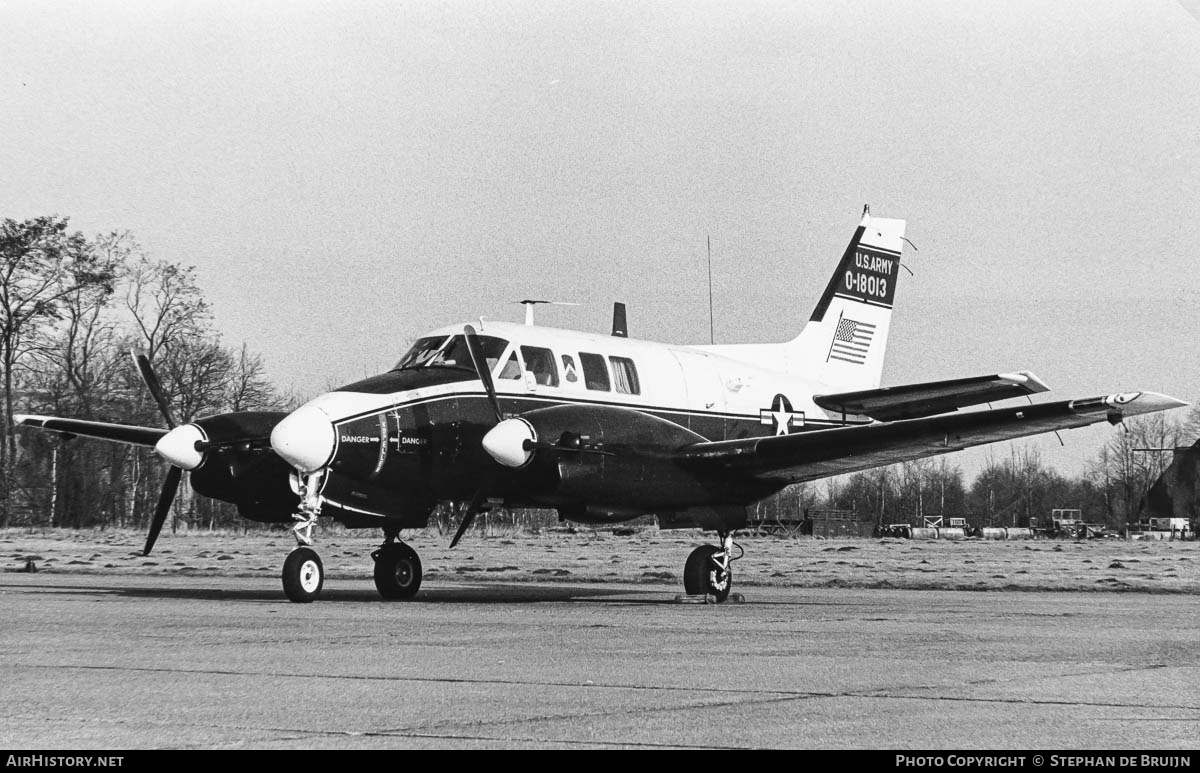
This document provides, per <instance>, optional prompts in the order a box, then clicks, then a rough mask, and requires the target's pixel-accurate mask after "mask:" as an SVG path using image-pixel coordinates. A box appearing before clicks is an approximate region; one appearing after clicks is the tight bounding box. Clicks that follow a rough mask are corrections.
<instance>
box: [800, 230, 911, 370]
mask: <svg viewBox="0 0 1200 773" xmlns="http://www.w3.org/2000/svg"><path fill="white" fill-rule="evenodd" d="M903 244H904V221H903V220H888V219H885V218H878V217H871V215H870V212H869V210H867V209H865V208H864V210H863V219H862V222H861V223H859V225H858V229H857V230H855V232H854V237H853V238H852V239H851V240H850V244H849V245H848V246H847V247H846V251H845V253H843V255H842V260H841V262H840V263H839V264H838V267H837V271H835V272H834V274H833V278H831V279H830V280H829V284H828V285H827V286H826V287H825V292H824V293H822V295H821V300H820V301H819V302H818V303H817V306H816V308H815V309H813V313H812V316H811V317H810V318H809V321H808V324H807V325H805V326H804V329H803V330H801V331H800V335H798V336H796V337H795V338H794V339H792V341H790V342H789V343H787V344H785V347H786V348H787V349H788V358H787V359H788V360H789V364H790V365H791V367H792V368H793V369H797V370H800V371H802V372H804V373H805V374H806V375H808V376H810V377H812V378H814V379H815V380H817V381H820V382H821V383H822V384H824V385H825V386H827V387H830V388H837V389H871V388H874V387H877V386H879V382H880V378H881V376H882V374H883V355H884V351H885V350H886V348H887V338H888V328H889V325H890V323H891V317H892V304H893V301H894V299H895V297H896V281H897V279H898V277H899V273H900V252H901V247H902V246H903Z"/></svg>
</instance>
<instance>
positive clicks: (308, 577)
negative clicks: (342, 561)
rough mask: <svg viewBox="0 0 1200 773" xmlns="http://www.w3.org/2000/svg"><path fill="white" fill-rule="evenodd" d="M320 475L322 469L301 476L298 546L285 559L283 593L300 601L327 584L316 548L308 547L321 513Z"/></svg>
mask: <svg viewBox="0 0 1200 773" xmlns="http://www.w3.org/2000/svg"><path fill="white" fill-rule="evenodd" d="M321 477H322V473H321V472H320V471H317V472H313V473H308V474H307V475H302V476H299V481H298V482H299V491H298V493H299V494H300V509H299V511H298V512H297V513H296V514H295V515H294V516H292V517H293V518H294V519H295V520H296V525H295V526H294V527H292V533H293V534H294V535H295V537H296V544H297V548H296V549H295V550H293V551H292V552H291V553H288V557H287V559H286V560H285V561H284V562H283V576H282V580H283V593H284V595H286V596H287V597H288V599H289V600H291V601H294V602H296V603H298V604H308V603H311V602H313V601H315V600H316V599H317V597H318V596H320V595H321V589H322V588H323V587H325V567H324V565H323V564H322V563H321V557H320V556H318V555H317V551H315V550H313V549H312V548H311V547H309V546H310V545H312V528H313V526H314V525H315V524H316V522H317V518H318V517H320V515H321V495H320V489H321Z"/></svg>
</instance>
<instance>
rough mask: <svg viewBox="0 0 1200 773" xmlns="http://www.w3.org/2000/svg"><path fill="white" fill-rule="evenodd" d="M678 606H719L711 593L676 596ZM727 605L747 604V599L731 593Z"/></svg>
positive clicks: (726, 601)
mask: <svg viewBox="0 0 1200 773" xmlns="http://www.w3.org/2000/svg"><path fill="white" fill-rule="evenodd" d="M675 603H676V604H717V603H720V602H718V601H717V597H716V596H714V595H712V594H711V593H695V594H690V595H689V594H687V593H680V594H678V595H677V596H675ZM725 603H726V604H745V603H746V597H745V596H743V595H742V594H740V593H730V594H729V598H727V599H725Z"/></svg>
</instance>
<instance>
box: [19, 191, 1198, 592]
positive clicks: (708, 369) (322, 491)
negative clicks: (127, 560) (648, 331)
mask: <svg viewBox="0 0 1200 773" xmlns="http://www.w3.org/2000/svg"><path fill="white" fill-rule="evenodd" d="M904 225H905V224H904V221H902V220H891V219H884V218H876V217H872V216H871V215H870V213H869V211H864V215H863V218H862V221H861V222H860V224H859V225H858V227H857V229H856V230H855V233H854V236H853V238H851V240H850V244H849V246H847V248H846V250H845V252H844V253H843V255H842V257H841V260H840V261H839V262H838V264H837V269H836V271H835V272H834V274H833V277H832V278H831V279H830V280H829V282H828V284H827V285H826V287H825V291H824V293H823V294H822V295H821V297H820V300H819V301H818V303H817V305H816V308H815V309H814V310H813V312H812V315H811V317H810V318H809V320H808V323H807V324H806V325H805V326H804V327H803V329H801V330H800V331H799V333H798V335H796V336H795V337H794V338H792V339H791V340H789V341H786V342H784V343H776V344H753V345H734V346H727V345H719V346H677V345H672V344H664V343H654V342H650V341H642V340H637V339H634V338H629V337H628V335H627V331H626V325H625V314H624V307H623V306H620V307H619V308H618V313H617V314H616V315H615V318H614V329H613V334H612V335H601V334H592V333H585V332H578V331H571V330H561V329H554V328H549V327H542V326H539V325H535V324H532V319H527V324H524V325H520V324H511V323H504V322H491V321H488V322H486V323H485V322H482V321H480V323H479V326H478V329H476V327H475V326H473V325H456V326H451V327H445V328H441V329H438V330H434V331H432V332H430V333H428V334H426V335H424V336H422V337H421V338H420V339H418V340H417V342H416V343H415V344H414V345H413V346H412V348H411V349H410V350H409V351H408V352H407V353H406V354H404V356H403V357H401V358H400V360H399V362H397V363H396V366H395V367H394V368H392V369H391V370H389V371H388V372H386V373H383V374H381V375H378V376H374V377H371V378H367V379H365V380H362V381H356V382H354V383H352V384H348V385H346V386H344V387H341V388H339V389H336V390H334V391H332V392H328V393H326V394H322V395H320V396H318V397H316V398H315V399H313V400H311V401H309V402H308V403H306V404H305V405H303V406H301V407H299V408H297V409H296V410H295V411H293V412H291V413H289V414H284V413H252V412H242V413H229V414H222V415H218V416H210V417H207V418H201V419H199V420H197V421H194V422H191V423H188V424H183V425H176V423H175V421H174V419H173V418H172V416H171V412H170V408H169V405H168V404H167V401H166V400H165V399H164V398H163V394H162V390H161V388H160V386H159V384H158V380H157V378H156V377H155V376H154V372H153V370H152V369H151V368H150V364H149V362H148V361H147V360H146V359H145V357H140V358H138V366H139V368H140V369H141V370H142V374H143V377H144V379H145V381H146V382H147V385H148V386H149V388H150V390H151V392H152V393H153V394H154V396H155V399H156V401H157V402H158V404H159V406H160V408H161V410H162V413H163V416H164V419H165V421H166V423H167V426H168V429H167V430H164V429H158V428H151V427H130V426H123V425H114V424H105V423H100V422H92V421H81V420H75V419H68V418H55V417H42V416H20V417H16V419H17V421H18V423H20V424H23V425H25V426H30V427H39V428H42V429H46V430H53V431H57V432H60V433H64V434H67V435H83V436H90V437H96V438H103V439H106V440H112V441H119V442H125V443H133V444H138V445H153V446H154V447H155V449H156V450H157V452H158V454H159V455H160V456H162V457H163V458H164V459H165V460H166V461H167V462H169V463H170V464H171V469H170V473H169V474H168V476H167V480H166V483H165V484H164V487H163V492H162V495H161V497H160V500H159V505H158V508H157V510H156V512H155V516H154V518H153V521H152V525H151V530H150V535H149V538H148V539H147V542H146V549H145V552H146V553H149V551H150V549H151V548H152V547H153V545H154V541H155V539H156V537H157V535H158V532H159V529H160V528H161V526H162V524H163V521H164V519H165V518H166V515H167V512H168V510H169V509H170V506H171V501H172V499H173V498H174V495H175V492H176V488H177V487H178V484H179V481H180V478H181V475H182V472H183V471H185V470H186V471H188V472H189V474H190V480H191V485H192V487H193V488H194V489H195V490H196V491H197V492H198V493H200V494H203V495H205V496H210V497H215V498H217V499H221V500H225V501H228V502H232V503H234V504H236V505H237V507H238V509H239V512H240V513H241V514H242V515H243V516H244V517H246V518H249V519H252V520H256V521H265V522H279V523H287V522H292V521H295V527H294V531H295V535H296V540H297V542H298V546H297V548H296V549H295V550H293V551H292V552H291V553H290V554H289V555H288V557H287V560H286V561H285V562H284V566H283V575H282V579H283V587H284V591H285V593H286V595H287V597H288V598H289V599H291V600H293V601H298V602H307V601H312V600H314V599H316V598H317V597H318V595H319V594H320V592H321V588H322V586H323V583H324V568H323V566H322V563H321V559H320V557H319V556H318V555H317V553H316V552H315V551H314V550H313V549H312V548H311V544H312V527H313V524H315V523H316V522H317V519H318V518H319V517H321V516H326V517H331V518H334V519H336V520H338V521H341V522H342V523H344V524H345V525H346V526H347V527H350V528H377V529H381V530H382V532H383V543H382V545H381V546H380V547H379V549H378V550H376V551H374V552H373V553H372V556H373V558H374V560H375V572H374V574H375V584H376V587H377V588H378V590H379V592H380V594H381V595H383V596H384V597H385V598H389V599H393V598H397V599H398V598H409V597H411V596H413V595H414V594H415V593H416V592H417V590H418V588H420V585H421V561H420V558H419V557H418V555H417V553H416V551H414V550H413V548H412V547H411V546H410V545H408V544H407V543H405V542H403V541H401V540H400V539H399V535H400V532H401V531H402V530H404V529H420V528H422V527H424V526H425V525H426V523H427V522H428V519H429V516H430V514H431V512H432V511H433V510H434V508H435V507H436V506H437V505H438V504H439V503H440V502H447V501H449V502H468V503H469V505H468V506H467V508H466V511H465V514H464V516H463V519H462V522H461V524H460V526H459V528H458V532H457V533H456V534H455V535H454V538H453V541H452V542H451V546H453V545H455V544H457V543H458V541H459V540H460V539H461V538H462V536H463V534H464V532H465V531H466V529H467V528H468V527H469V525H470V524H471V522H472V520H473V519H474V518H475V516H476V515H477V514H478V513H479V512H481V511H482V510H483V509H484V508H485V507H487V506H488V505H489V504H490V503H503V504H504V505H506V506H509V507H518V508H519V507H538V508H554V509H557V510H558V512H559V514H560V516H561V517H562V518H563V519H565V520H569V521H575V522H580V523H589V524H606V523H614V522H620V521H625V520H629V519H632V518H635V517H638V516H641V515H644V514H649V513H653V514H655V515H657V518H658V525H659V527H660V528H663V529H679V528H699V529H703V530H705V531H711V532H715V533H716V536H717V540H716V543H717V544H715V545H713V544H709V545H703V546H701V547H699V548H696V549H695V550H694V551H693V552H692V553H691V555H689V556H688V558H687V560H686V562H685V564H684V571H683V578H684V581H683V584H684V588H685V590H686V591H687V592H688V593H689V594H697V595H699V594H707V595H709V596H711V597H713V598H715V599H716V600H718V601H722V600H725V599H726V598H727V597H728V596H729V593H730V589H731V587H732V579H733V568H732V564H733V561H734V559H735V558H736V557H738V556H740V553H737V552H736V548H737V546H736V545H735V543H734V541H733V537H734V534H735V532H736V531H738V530H739V529H742V528H744V527H745V525H746V511H747V507H749V506H751V505H753V504H754V503H755V502H757V501H759V500H761V499H763V498H764V497H769V496H771V495H773V494H775V493H777V492H778V491H780V490H781V489H782V488H784V487H785V486H787V485H789V484H792V483H797V482H800V481H810V480H815V479H818V478H824V477H828V476H831V475H839V474H842V473H849V472H854V471H857V470H864V469H867V468H871V467H877V466H881V465H887V464H893V463H895V462H902V461H905V460H910V459H918V458H922V457H927V456H932V455H936V454H944V453H949V452H951V451H957V450H960V449H963V448H967V447H970V446H974V445H979V444H983V443H991V442H995V441H1000V440H1007V439H1011V438H1017V437H1022V436H1027V435H1033V434H1037V433H1043V432H1051V431H1055V430H1060V429H1066V428H1071V427H1082V426H1085V425H1088V424H1093V423H1095V422H1099V421H1105V420H1107V421H1109V422H1112V423H1117V422H1120V421H1121V420H1122V419H1124V418H1125V417H1127V416H1132V415H1137V414H1143V413H1149V412H1153V411H1161V410H1166V409H1169V408H1174V407H1178V406H1181V405H1184V404H1185V403H1182V402H1180V401H1178V400H1175V399H1173V398H1170V397H1166V396H1164V395H1160V394H1156V393H1153V392H1123V393H1117V394H1110V395H1107V396H1100V397H1092V398H1086V399H1079V400H1067V401H1061V402H1046V403H1038V404H1021V405H1018V406H1016V407H1008V408H989V409H987V410H974V411H963V412H960V411H959V409H961V408H966V407H972V406H982V405H983V404H985V403H991V402H995V401H1000V400H1004V399H1007V398H1014V397H1024V396H1028V395H1031V394H1035V393H1038V392H1044V391H1046V390H1047V389H1048V387H1046V385H1045V384H1044V383H1042V381H1040V380H1039V379H1038V378H1037V377H1036V376H1034V375H1033V374H1032V373H1029V372H1025V371H1018V372H1012V373H999V374H994V375H986V376H977V377H969V378H960V379H953V380H948V381H931V382H926V383H918V384H906V385H901V386H891V387H880V376H881V373H882V368H883V358H884V351H885V348H886V345H887V339H888V333H889V329H890V323H891V316H892V308H893V303H894V299H895V294H896V284H897V279H898V276H899V269H900V257H901V248H902V246H903V243H904ZM529 308H532V303H531V304H529Z"/></svg>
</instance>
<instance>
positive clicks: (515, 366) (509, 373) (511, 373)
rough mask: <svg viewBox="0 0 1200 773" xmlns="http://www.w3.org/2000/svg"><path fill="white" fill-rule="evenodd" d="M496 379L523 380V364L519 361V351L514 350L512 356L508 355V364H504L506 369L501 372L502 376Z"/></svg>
mask: <svg viewBox="0 0 1200 773" xmlns="http://www.w3.org/2000/svg"><path fill="white" fill-rule="evenodd" d="M496 378H508V379H514V380H515V379H519V378H521V363H520V362H518V361H517V350H516V349H513V350H512V354H510V355H508V362H506V363H504V369H503V370H501V371H500V375H499V376H497V377H496Z"/></svg>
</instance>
